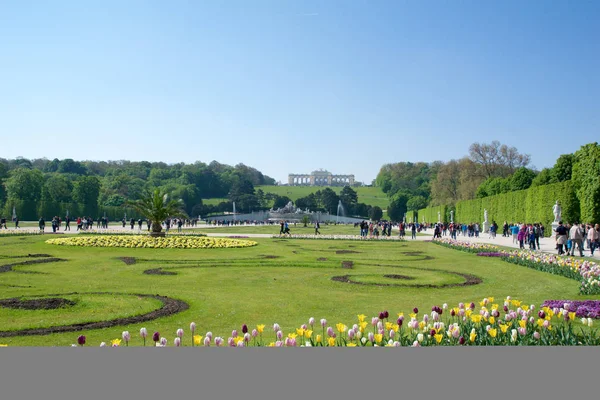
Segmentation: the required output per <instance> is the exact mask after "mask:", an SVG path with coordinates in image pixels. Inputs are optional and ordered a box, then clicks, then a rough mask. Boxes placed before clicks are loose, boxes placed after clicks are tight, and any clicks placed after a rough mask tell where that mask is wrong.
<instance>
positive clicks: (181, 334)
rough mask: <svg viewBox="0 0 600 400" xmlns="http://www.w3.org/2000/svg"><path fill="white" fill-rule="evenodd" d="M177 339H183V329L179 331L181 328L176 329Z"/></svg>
mask: <svg viewBox="0 0 600 400" xmlns="http://www.w3.org/2000/svg"><path fill="white" fill-rule="evenodd" d="M177 337H178V338H180V339H181V338H182V337H183V329H181V328H179V329H177Z"/></svg>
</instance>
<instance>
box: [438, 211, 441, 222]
mask: <svg viewBox="0 0 600 400" xmlns="http://www.w3.org/2000/svg"><path fill="white" fill-rule="evenodd" d="M438 222H442V214H441V213H440V212H439V211H438Z"/></svg>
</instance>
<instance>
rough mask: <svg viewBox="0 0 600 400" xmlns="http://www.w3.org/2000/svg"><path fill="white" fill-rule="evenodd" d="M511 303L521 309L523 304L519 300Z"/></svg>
mask: <svg viewBox="0 0 600 400" xmlns="http://www.w3.org/2000/svg"><path fill="white" fill-rule="evenodd" d="M511 303H512V305H513V306H515V307H520V306H521V302H520V301H518V300H511Z"/></svg>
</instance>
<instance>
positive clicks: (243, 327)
mask: <svg viewBox="0 0 600 400" xmlns="http://www.w3.org/2000/svg"><path fill="white" fill-rule="evenodd" d="M242 333H244V334H246V333H248V325H246V324H244V325H242ZM234 337H235V336H234Z"/></svg>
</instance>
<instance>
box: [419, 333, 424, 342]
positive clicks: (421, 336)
mask: <svg viewBox="0 0 600 400" xmlns="http://www.w3.org/2000/svg"><path fill="white" fill-rule="evenodd" d="M424 338H425V337H424V336H423V334H422V333H419V334H418V335H417V341H418V342H419V343H421V342H422V341H423V339H424Z"/></svg>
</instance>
